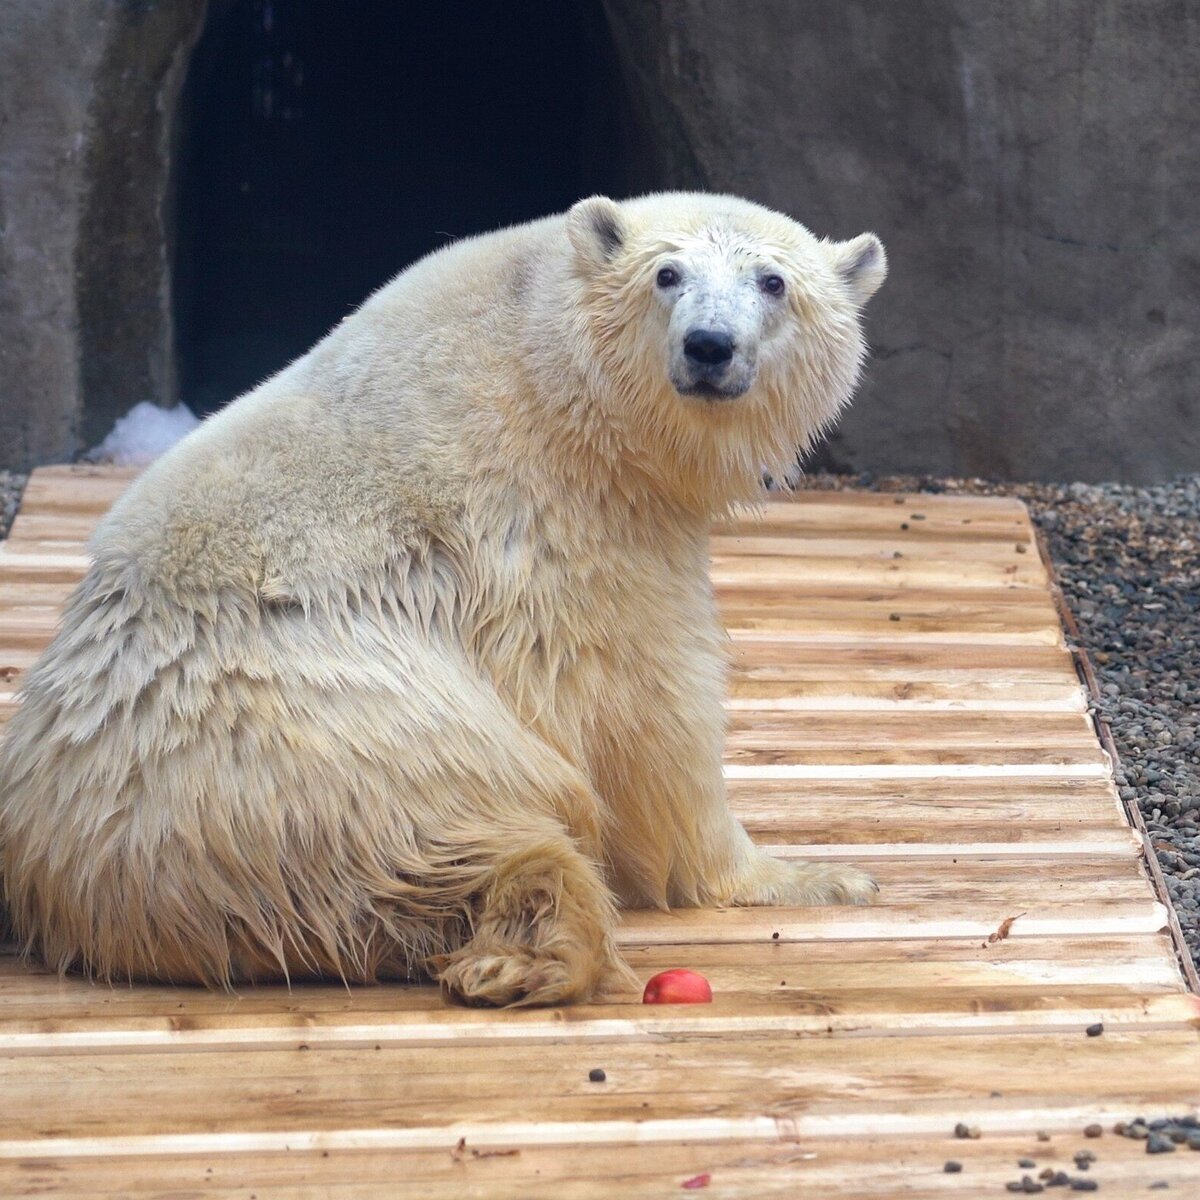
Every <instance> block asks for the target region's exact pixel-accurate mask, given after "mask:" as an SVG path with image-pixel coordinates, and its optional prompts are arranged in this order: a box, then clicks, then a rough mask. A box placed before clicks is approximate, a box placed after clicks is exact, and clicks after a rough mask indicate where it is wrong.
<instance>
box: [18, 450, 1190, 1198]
mask: <svg viewBox="0 0 1200 1200" xmlns="http://www.w3.org/2000/svg"><path fill="white" fill-rule="evenodd" d="M133 476H134V472H131V471H125V470H114V469H111V468H99V467H53V468H43V469H41V470H39V471H36V472H34V474H33V476H32V478H31V480H30V483H29V487H28V489H27V491H26V494H25V497H24V501H23V504H22V509H21V512H20V514H19V516H18V518H17V520H16V522H15V523H14V526H13V529H12V533H11V536H10V538H9V540H8V542H7V543H4V544H2V545H0V721H3V720H4V719H6V718H7V716H8V715H10V714H11V713H12V711H14V710H15V706H16V705H17V703H18V702H19V694H18V693H19V686H20V680H21V676H22V673H23V672H24V671H25V670H27V669H28V667H29V666H30V665H31V664H32V663H33V662H34V661H35V660H36V658H37V655H38V654H39V653H40V651H41V649H42V647H44V646H45V644H46V643H47V642H48V640H49V639H50V638H51V637H52V636H53V633H54V629H55V627H56V623H57V621H58V616H59V613H60V611H61V608H62V605H63V603H64V602H65V600H66V598H67V596H68V595H69V593H70V591H71V589H72V588H73V587H74V585H75V583H76V582H77V581H78V579H79V578H80V577H81V575H82V573H83V571H84V570H85V569H86V564H87V552H86V542H87V538H88V536H89V534H90V533H91V531H92V529H93V528H94V527H95V524H96V522H97V521H98V520H99V519H100V517H101V516H102V515H103V514H104V512H106V511H107V509H108V508H109V507H110V506H111V505H112V503H113V502H114V501H115V500H116V499H117V498H118V497H119V495H120V494H121V492H122V491H123V489H124V488H125V487H126V486H127V485H128V483H129V481H130V479H131V478H133ZM713 578H714V584H715V587H716V594H717V599H718V603H719V604H720V606H721V609H722V612H723V615H724V617H725V620H726V622H727V625H728V628H729V630H730V656H731V680H730V696H729V704H728V709H729V735H728V748H727V756H726V775H727V782H728V788H729V794H730V801H731V804H732V805H733V807H734V809H735V811H736V812H737V813H738V815H739V817H740V818H741V819H742V820H743V822H744V823H745V825H746V826H747V828H748V829H749V831H750V833H751V836H752V837H754V838H755V839H756V840H757V841H758V842H760V843H762V844H764V845H766V846H769V847H771V848H772V850H773V851H774V852H775V853H778V854H780V855H782V856H785V857H812V858H839V859H845V860H848V861H854V862H860V863H862V864H863V865H864V866H866V867H868V869H870V870H871V871H872V872H873V873H874V874H875V876H876V878H877V879H878V881H879V883H880V886H881V893H880V901H881V902H880V903H879V904H878V905H876V906H874V907H871V908H867V909H838V908H829V909H819V908H813V909H734V910H726V911H715V910H713V911H679V912H674V913H659V912H631V913H627V914H625V916H624V919H623V923H622V927H621V931H620V938H621V944H622V948H623V951H624V953H625V955H626V957H627V959H628V961H629V963H630V965H631V967H632V968H633V970H634V971H635V973H636V974H637V975H638V977H639V978H641V979H645V978H648V977H649V976H650V975H652V974H654V973H656V972H658V971H660V970H664V969H667V968H669V967H674V966H688V967H690V968H692V969H693V970H698V971H701V972H702V973H703V974H705V975H706V976H707V977H708V979H709V980H710V982H711V983H712V985H713V988H714V992H715V997H716V998H715V1001H714V1003H713V1004H711V1005H695V1006H692V1005H688V1006H659V1007H647V1006H644V1005H642V1004H641V1003H640V1002H639V997H638V996H637V995H635V994H628V995H616V996H612V997H609V998H607V999H606V1002H605V1003H602V1004H597V1005H591V1006H587V1007H580V1008H573V1009H565V1010H548V1011H523V1012H502V1013H496V1012H488V1011H480V1010H468V1009H460V1008H450V1007H448V1006H447V1005H446V1004H445V1003H444V1001H443V1000H442V998H441V997H440V995H439V994H438V993H437V991H436V990H435V989H433V988H430V987H424V986H419V985H407V986H400V985H391V986H383V987H375V988H354V989H348V988H343V987H339V986H337V985H325V986H318V985H306V986H301V987H296V988H293V989H286V988H258V989H249V990H246V991H243V992H239V993H213V992H205V991H201V990H198V989H194V988H171V987H168V986H136V987H117V988H113V987H106V986H100V985H96V984H92V983H90V982H88V981H87V980H83V979H78V978H59V977H57V976H54V975H50V974H47V973H45V972H44V971H41V970H39V969H38V968H37V967H36V966H32V965H27V964H23V963H21V962H19V961H17V960H16V959H13V958H11V957H8V958H3V957H0V1115H2V1117H3V1120H2V1121H0V1195H5V1196H8V1195H12V1196H34V1195H37V1196H52V1197H59V1198H64V1197H77V1198H79V1200H82V1198H83V1197H118V1196H123V1197H180V1196H205V1197H213V1198H217V1200H233V1198H234V1197H237V1198H238V1200H247V1197H249V1196H254V1197H257V1198H261V1200H299V1198H300V1197H311V1196H315V1195H321V1196H328V1197H335V1198H339V1200H375V1198H383V1197H389V1198H390V1197H395V1196H413V1197H430V1198H435V1200H436V1198H440V1197H445V1198H447V1200H449V1198H450V1197H454V1198H455V1200H458V1198H460V1197H488V1198H493V1197H501V1198H502V1197H545V1198H547V1200H550V1198H554V1200H558V1198H565V1200H572V1198H584V1197H609V1196H614V1195H620V1196H629V1197H659V1196H663V1195H675V1194H682V1193H683V1187H682V1185H683V1184H684V1183H685V1182H686V1181H688V1180H690V1179H695V1177H697V1176H701V1175H703V1174H707V1175H708V1176H709V1179H708V1181H707V1184H706V1186H705V1187H704V1189H703V1194H704V1195H706V1196H713V1197H718V1196H719V1197H735V1196H736V1197H761V1196H779V1197H785V1196H786V1197H791V1196H796V1195H813V1196H829V1197H859V1198H862V1200H866V1198H868V1197H870V1198H871V1200H878V1198H885V1200H886V1198H889V1197H901V1196H904V1197H908V1198H910V1200H913V1198H920V1197H943V1196H949V1195H957V1196H962V1195H991V1194H1003V1192H1004V1185H1005V1183H1007V1182H1009V1181H1010V1180H1015V1179H1019V1178H1020V1176H1021V1174H1023V1173H1025V1172H1023V1171H1022V1170H1021V1169H1020V1168H1018V1167H1017V1165H1016V1164H1017V1160H1018V1159H1020V1158H1024V1157H1029V1158H1033V1159H1035V1160H1036V1161H1037V1162H1038V1164H1039V1168H1040V1167H1042V1166H1053V1167H1062V1168H1063V1169H1066V1170H1068V1171H1069V1172H1070V1173H1072V1174H1078V1173H1079V1172H1077V1170H1076V1168H1075V1166H1074V1163H1073V1161H1072V1155H1073V1154H1074V1153H1075V1152H1076V1151H1078V1150H1080V1149H1084V1148H1087V1149H1093V1150H1096V1151H1097V1153H1098V1154H1099V1158H1100V1161H1099V1162H1098V1163H1097V1164H1095V1165H1094V1166H1093V1168H1092V1170H1091V1172H1090V1174H1089V1177H1090V1178H1094V1179H1096V1180H1097V1181H1099V1182H1100V1184H1101V1194H1103V1195H1105V1196H1134V1195H1138V1196H1140V1195H1143V1194H1145V1193H1146V1189H1147V1188H1148V1187H1149V1186H1150V1184H1152V1183H1155V1182H1161V1181H1166V1182H1169V1183H1170V1185H1171V1190H1170V1191H1168V1192H1167V1194H1168V1195H1193V1194H1196V1195H1200V1154H1196V1153H1191V1152H1188V1151H1186V1150H1183V1151H1181V1152H1177V1153H1176V1154H1173V1155H1165V1156H1162V1157H1161V1158H1151V1157H1148V1156H1147V1155H1146V1154H1145V1152H1144V1147H1143V1145H1142V1144H1141V1143H1134V1142H1129V1141H1126V1140H1124V1139H1117V1138H1114V1137H1112V1136H1111V1135H1107V1136H1106V1137H1105V1138H1104V1139H1103V1140H1102V1141H1101V1142H1094V1141H1091V1140H1087V1141H1085V1140H1084V1139H1083V1138H1082V1136H1081V1133H1082V1128H1083V1126H1084V1125H1085V1124H1088V1123H1090V1122H1092V1121H1095V1120H1099V1121H1101V1122H1103V1123H1105V1124H1111V1123H1112V1122H1113V1121H1115V1120H1118V1119H1125V1120H1128V1119H1129V1118H1130V1117H1132V1116H1134V1115H1137V1114H1138V1113H1141V1114H1142V1115H1146V1116H1151V1117H1152V1116H1156V1115H1165V1114H1166V1113H1168V1112H1170V1113H1187V1112H1191V1111H1194V1110H1195V1109H1196V1106H1197V1105H1198V1104H1200V1086H1198V1085H1197V1083H1196V1080H1197V1079H1200V1036H1198V1033H1197V1029H1198V1028H1200V1000H1198V999H1197V997H1196V996H1194V995H1192V994H1191V993H1189V992H1188V990H1187V987H1186V984H1185V981H1184V979H1183V977H1182V975H1181V973H1180V971H1179V969H1178V967H1177V965H1176V960H1175V958H1174V947H1173V945H1172V941H1171V938H1170V936H1169V934H1168V933H1167V932H1166V930H1165V926H1166V910H1165V909H1164V907H1163V905H1162V903H1161V901H1160V898H1159V897H1158V896H1156V895H1155V893H1154V891H1153V889H1152V887H1151V885H1150V883H1149V880H1148V878H1147V875H1146V872H1145V870H1144V868H1143V864H1142V859H1141V853H1142V850H1141V845H1140V843H1139V841H1138V839H1137V838H1136V837H1135V836H1134V834H1133V831H1132V830H1131V829H1130V828H1129V826H1128V824H1127V822H1126V818H1125V813H1124V810H1123V808H1122V806H1121V804H1120V802H1119V800H1118V797H1117V793H1116V789H1115V786H1114V784H1113V780H1112V773H1111V762H1110V761H1109V759H1108V756H1107V755H1106V754H1105V753H1104V751H1103V750H1102V749H1101V747H1100V745H1099V743H1098V742H1097V739H1096V736H1095V733H1094V730H1093V728H1092V726H1091V724H1090V720H1089V717H1088V709H1087V700H1086V696H1085V694H1084V691H1083V689H1082V688H1081V686H1080V683H1079V680H1078V678H1077V677H1076V673H1075V670H1074V666H1073V662H1072V659H1071V656H1070V654H1069V652H1068V650H1067V648H1066V645H1065V642H1064V639H1063V635H1062V631H1061V629H1060V627H1059V622H1058V618H1057V615H1056V610H1055V608H1054V605H1053V601H1052V598H1051V595H1050V591H1049V585H1048V580H1047V577H1046V572H1045V569H1044V567H1043V565H1042V563H1041V560H1040V558H1039V556H1038V554H1037V549H1036V545H1035V543H1034V539H1033V531H1032V528H1031V526H1030V523H1029V520H1028V516H1027V514H1026V512H1025V510H1024V508H1023V506H1022V505H1020V504H1019V503H1018V502H1016V501H1013V500H994V499H981V498H977V497H954V496H944V495H943V496H915V495H910V496H878V495H866V494H850V493H805V494H802V495H801V496H799V497H797V498H795V499H792V500H782V501H773V502H771V503H769V504H767V505H766V506H765V507H764V510H763V512H762V513H760V514H757V515H754V516H750V515H747V516H746V517H745V518H739V519H737V520H734V521H731V522H729V523H728V524H727V525H726V526H724V527H723V528H722V529H720V530H718V531H717V532H716V533H715V534H714V540H713ZM1095 1023H1102V1024H1103V1026H1104V1033H1103V1035H1102V1036H1100V1037H1094V1038H1092V1037H1088V1036H1086V1035H1085V1033H1084V1030H1085V1028H1086V1027H1087V1026H1089V1025H1093V1024H1095ZM595 1066H600V1067H603V1068H604V1070H605V1071H606V1073H607V1078H606V1080H605V1082H604V1083H602V1084H596V1083H592V1082H589V1080H588V1071H589V1069H590V1068H592V1067H595ZM958 1121H965V1122H967V1123H968V1124H975V1125H979V1126H980V1127H981V1129H982V1130H983V1137H982V1138H981V1140H979V1141H963V1140H960V1139H956V1138H954V1137H953V1132H952V1131H953V1127H954V1125H955V1123H956V1122H958ZM1037 1129H1043V1130H1046V1131H1049V1132H1050V1135H1051V1140H1050V1141H1049V1142H1040V1141H1038V1140H1037V1139H1036V1138H1035V1136H1034V1131H1035V1130H1037ZM951 1158H953V1159H955V1160H957V1161H960V1162H961V1163H962V1164H963V1171H962V1173H961V1174H957V1175H948V1174H946V1173H945V1172H944V1171H943V1169H942V1168H943V1164H944V1162H945V1161H946V1160H947V1159H951ZM1033 1173H1034V1174H1036V1172H1033ZM696 1190H699V1189H698V1188H697V1189H696Z"/></svg>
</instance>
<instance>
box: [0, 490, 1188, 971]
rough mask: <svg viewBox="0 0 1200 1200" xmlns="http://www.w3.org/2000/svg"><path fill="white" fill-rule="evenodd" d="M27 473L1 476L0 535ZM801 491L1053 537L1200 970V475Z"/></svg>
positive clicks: (1129, 790)
mask: <svg viewBox="0 0 1200 1200" xmlns="http://www.w3.org/2000/svg"><path fill="white" fill-rule="evenodd" d="M25 479H26V477H25V476H24V475H17V474H13V473H10V472H7V471H0V537H2V536H3V535H4V534H5V533H7V531H8V527H9V524H10V523H11V521H12V517H13V514H14V512H15V511H16V506H17V501H18V500H19V498H20V495H21V491H22V489H23V488H24V486H25ZM801 486H802V487H804V488H816V489H826V490H828V489H839V488H852V487H865V488H873V489H876V490H879V491H891V492H896V491H904V492H921V491H924V492H969V493H973V494H976V495H1002V496H1017V497H1020V499H1022V500H1024V501H1025V502H1026V503H1027V504H1028V505H1029V507H1030V510H1031V511H1032V513H1033V516H1034V520H1035V521H1036V522H1037V523H1038V525H1039V526H1040V527H1041V528H1042V529H1043V530H1044V531H1045V533H1046V535H1047V538H1048V539H1049V544H1050V552H1051V556H1052V557H1053V559H1054V563H1055V567H1056V568H1057V571H1058V577H1059V582H1060V583H1061V584H1062V588H1063V592H1064V593H1065V595H1066V599H1067V603H1068V604H1069V605H1070V607H1071V611H1072V612H1073V613H1074V615H1075V620H1076V623H1077V624H1078V626H1079V633H1080V638H1081V640H1082V643H1083V645H1084V647H1085V648H1086V649H1087V652H1088V654H1089V656H1090V657H1091V660H1092V664H1093V666H1094V667H1095V670H1096V675H1097V679H1098V681H1099V683H1100V686H1101V689H1102V691H1103V697H1102V699H1101V705H1100V712H1101V719H1102V720H1106V721H1107V722H1108V724H1109V725H1110V727H1111V729H1112V734H1113V738H1114V740H1115V742H1116V746H1117V751H1118V753H1119V754H1120V756H1121V762H1122V768H1121V773H1120V774H1119V776H1118V779H1117V782H1118V785H1119V786H1120V789H1121V795H1122V797H1123V798H1124V799H1126V800H1129V801H1133V800H1136V801H1137V804H1138V806H1139V808H1140V809H1141V812H1142V816H1143V818H1144V819H1145V822H1146V827H1147V829H1148V830H1149V831H1150V835H1151V839H1152V841H1153V842H1154V846H1155V849H1156V851H1157V853H1158V861H1159V863H1160V865H1161V866H1162V870H1163V875H1164V877H1165V879H1166V881H1167V887H1168V889H1169V890H1170V893H1171V898H1172V899H1173V900H1174V902H1175V908H1176V911H1177V912H1178V914H1179V920H1180V924H1181V925H1182V926H1183V930H1184V935H1185V937H1186V938H1187V943H1188V947H1189V949H1190V950H1191V952H1192V958H1193V959H1194V960H1195V961H1196V963H1197V965H1200V656H1198V653H1197V643H1198V642H1200V475H1193V476H1186V477H1184V478H1181V479H1178V480H1176V481H1174V482H1173V483H1165V484H1159V485H1157V486H1154V487H1130V486H1125V485H1120V484H1099V485H1091V484H1083V483H1068V484H1044V483H989V482H987V481H985V480H981V479H933V478H928V477H915V476H889V477H882V478H874V477H872V476H869V475H826V474H816V475H810V476H808V477H807V478H806V479H805V480H804V482H803V483H802V485H801Z"/></svg>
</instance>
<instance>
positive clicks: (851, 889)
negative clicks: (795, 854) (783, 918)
mask: <svg viewBox="0 0 1200 1200" xmlns="http://www.w3.org/2000/svg"><path fill="white" fill-rule="evenodd" d="M755 868H756V869H755V870H754V872H753V874H752V876H751V878H750V879H749V880H747V881H746V883H745V884H743V885H742V886H741V887H739V888H738V889H737V890H736V891H735V893H734V894H733V896H731V897H730V899H729V903H731V904H747V905H751V904H784V905H795V906H797V907H803V906H805V905H809V904H873V903H874V902H875V900H876V898H877V896H878V895H879V885H878V884H877V883H876V882H875V880H873V879H872V878H871V877H870V875H868V874H867V873H866V871H860V870H859V869H858V868H857V867H851V866H846V865H845V864H842V863H812V862H785V861H783V860H782V859H778V858H767V857H765V856H764V857H763V858H761V859H759V860H758V862H757V863H756V864H755Z"/></svg>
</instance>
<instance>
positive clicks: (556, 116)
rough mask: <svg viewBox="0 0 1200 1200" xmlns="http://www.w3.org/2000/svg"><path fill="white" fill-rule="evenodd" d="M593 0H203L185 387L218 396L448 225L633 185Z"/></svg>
mask: <svg viewBox="0 0 1200 1200" xmlns="http://www.w3.org/2000/svg"><path fill="white" fill-rule="evenodd" d="M621 125H622V117H621V105H620V99H619V94H618V88H617V85H616V72H615V69H614V67H613V58H612V53H611V49H610V47H609V45H608V42H607V32H606V29H605V25H604V20H603V16H602V13H601V11H600V7H599V3H598V0H570V2H564V0H521V3H509V2H505V0H443V2H442V3H439V4H412V3H398V2H397V0H354V2H353V3H346V4H335V3H329V0H223V2H222V0H215V2H214V4H213V9H212V13H211V16H210V18H209V21H208V23H207V26H206V29H205V32H204V34H203V36H202V38H201V40H200V42H199V44H198V45H197V47H196V50H195V53H194V55H193V58H192V62H191V66H190V69H189V74H188V81H187V85H186V89H185V93H184V98H183V105H182V110H181V120H180V125H179V137H180V139H181V143H180V157H179V160H178V161H179V163H180V167H179V172H178V176H177V183H176V187H177V191H176V200H175V204H176V208H175V213H176V221H175V231H176V242H175V255H174V265H175V270H174V306H173V307H174V315H175V331H176V346H177V353H178V358H177V363H178V372H179V388H180V396H181V399H183V401H184V402H185V403H187V404H188V405H190V406H191V407H192V408H193V409H195V410H196V411H198V412H211V411H212V410H214V409H216V408H219V407H220V406H221V405H223V404H224V403H226V402H227V401H228V400H230V399H232V398H233V397H234V396H236V395H238V394H239V393H240V392H242V391H244V390H246V389H247V388H249V387H251V386H253V385H254V384H255V383H257V382H258V381H260V380H262V379H263V378H265V377H266V376H268V375H269V374H271V373H272V372H274V371H275V370H277V369H278V368H279V367H281V366H283V365H284V364H285V363H287V362H288V361H290V360H291V359H293V358H295V357H296V356H297V355H299V354H302V353H303V352H304V351H305V350H307V349H308V348H309V346H311V345H312V344H313V343H314V342H315V341H316V340H317V339H318V338H320V337H321V336H322V334H324V333H325V332H326V331H327V330H328V329H329V328H330V327H331V326H332V325H333V324H335V323H336V322H337V321H338V320H339V319H340V318H341V317H343V316H344V315H345V314H346V313H347V312H349V311H350V310H352V309H353V308H354V307H355V306H357V305H358V304H359V303H360V302H361V301H362V300H363V299H365V298H366V296H367V295H368V293H369V292H370V291H372V289H374V288H376V287H378V286H379V285H380V284H381V283H383V282H384V281H385V280H387V279H389V278H390V277H391V276H392V275H394V274H395V273H396V272H397V271H399V270H400V269H401V268H402V267H404V266H405V265H407V264H408V263H410V262H412V261H413V260H414V259H416V258H418V257H420V256H421V255H422V254H424V253H426V252H427V251H429V250H432V249H434V248H436V247H437V246H439V245H441V244H443V243H444V242H445V241H446V240H447V239H448V238H451V237H458V236H462V235H465V234H471V233H477V232H481V231H483V230H487V229H492V228H496V227H498V226H502V225H507V224H511V223H513V222H517V221H522V220H527V219H529V218H532V217H537V216H542V215H545V214H546V213H550V212H554V211H557V210H560V209H563V208H566V207H568V206H569V205H570V204H571V203H572V202H573V201H575V200H576V199H578V198H579V197H580V196H585V195H588V194H589V193H591V192H597V191H604V192H610V193H614V194H623V193H624V192H626V191H627V190H628V188H627V180H626V179H625V177H624V175H623V172H622V167H621V161H620V160H621V154H620V151H619V146H620V142H621V133H620V130H621Z"/></svg>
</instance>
